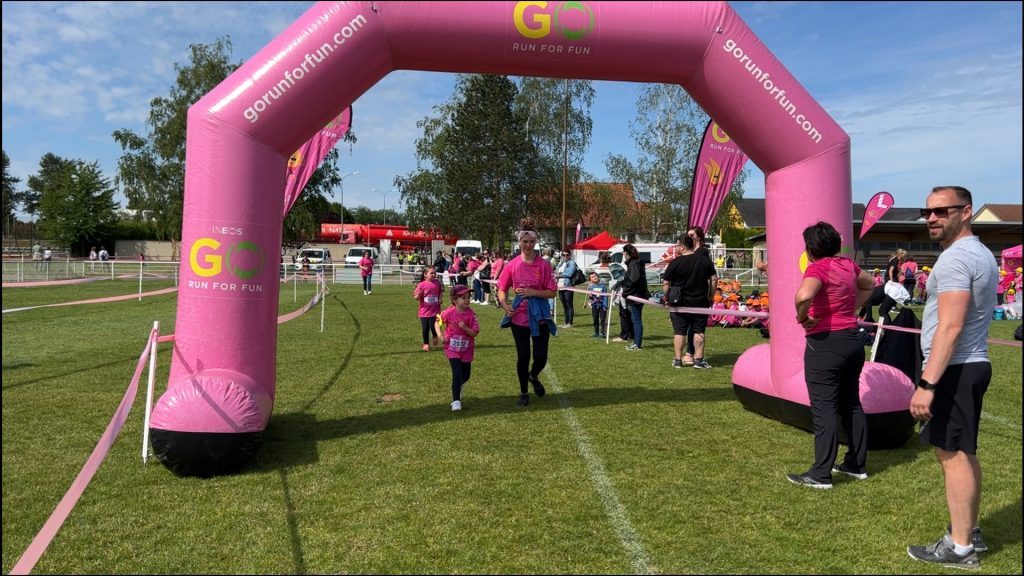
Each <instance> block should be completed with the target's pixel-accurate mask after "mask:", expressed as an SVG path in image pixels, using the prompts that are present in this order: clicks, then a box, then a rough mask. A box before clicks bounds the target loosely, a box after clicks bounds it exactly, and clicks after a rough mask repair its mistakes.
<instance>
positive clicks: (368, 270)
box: [359, 256, 373, 278]
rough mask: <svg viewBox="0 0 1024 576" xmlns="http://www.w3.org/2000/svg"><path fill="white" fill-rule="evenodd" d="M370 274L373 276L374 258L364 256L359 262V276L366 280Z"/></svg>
mask: <svg viewBox="0 0 1024 576" xmlns="http://www.w3.org/2000/svg"><path fill="white" fill-rule="evenodd" d="M370 274H373V258H367V257H366V256H363V257H362V259H361V260H359V275H360V276H362V277H363V278H366V277H367V276H369V275H370Z"/></svg>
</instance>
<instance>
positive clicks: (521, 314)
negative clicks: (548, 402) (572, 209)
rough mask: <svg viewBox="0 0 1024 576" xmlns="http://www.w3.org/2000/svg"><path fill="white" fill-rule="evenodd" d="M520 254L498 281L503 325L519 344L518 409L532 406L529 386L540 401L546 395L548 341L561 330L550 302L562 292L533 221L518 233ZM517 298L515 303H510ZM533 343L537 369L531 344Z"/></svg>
mask: <svg viewBox="0 0 1024 576" xmlns="http://www.w3.org/2000/svg"><path fill="white" fill-rule="evenodd" d="M516 239H517V241H518V242H519V249H520V253H519V255H518V256H516V257H515V258H512V259H511V260H509V261H508V262H507V263H506V264H505V268H504V270H502V272H501V278H499V279H498V304H500V305H501V308H502V309H503V310H504V311H505V319H504V320H502V326H503V327H504V326H505V325H507V326H508V327H509V328H511V330H512V338H513V339H514V340H515V343H516V375H517V376H518V377H519V401H518V402H517V403H516V404H517V405H518V406H527V405H529V403H530V394H529V388H528V386H529V384H533V392H534V394H536V395H537V397H538V398H542V397H543V396H544V394H545V390H544V385H543V384H542V383H541V381H540V373H541V371H542V370H544V367H545V366H547V363H548V342H549V341H550V337H551V335H552V334H554V333H556V332H557V327H555V323H554V321H553V320H552V318H551V308H550V307H549V305H548V300H549V299H552V298H554V297H555V294H557V293H558V286H557V285H556V284H555V274H554V272H553V271H552V270H551V265H550V264H548V262H547V261H546V260H544V259H543V258H541V257H540V254H538V253H537V250H536V246H537V230H536V229H535V228H534V227H533V223H532V221H531V220H530V219H529V218H524V219H523V220H522V221H521V222H520V226H519V231H518V232H517V233H516ZM510 297H514V300H509V298H510ZM531 343H532V344H533V366H530V345H531Z"/></svg>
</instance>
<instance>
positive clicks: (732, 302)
mask: <svg viewBox="0 0 1024 576" xmlns="http://www.w3.org/2000/svg"><path fill="white" fill-rule="evenodd" d="M739 309H740V297H739V296H737V295H736V294H730V295H729V298H728V302H727V304H726V310H736V311H739ZM739 325H740V317H739V316H733V315H732V314H724V315H722V327H723V328H736V327H737V326H739Z"/></svg>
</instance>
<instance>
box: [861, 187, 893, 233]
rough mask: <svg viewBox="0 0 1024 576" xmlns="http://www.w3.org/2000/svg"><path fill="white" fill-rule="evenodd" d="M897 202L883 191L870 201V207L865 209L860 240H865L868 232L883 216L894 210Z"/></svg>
mask: <svg viewBox="0 0 1024 576" xmlns="http://www.w3.org/2000/svg"><path fill="white" fill-rule="evenodd" d="M893 204H895V202H894V201H893V199H892V194H889V193H888V192H885V191H882V192H879V193H877V194H875V195H874V196H872V197H871V200H868V205H867V206H865V207H864V220H863V221H861V225H860V238H863V237H864V235H865V234H867V233H868V230H870V229H871V227H872V226H874V225H875V222H878V221H879V220H881V219H882V216H883V215H884V214H885V213H886V212H888V211H889V208H892V206H893Z"/></svg>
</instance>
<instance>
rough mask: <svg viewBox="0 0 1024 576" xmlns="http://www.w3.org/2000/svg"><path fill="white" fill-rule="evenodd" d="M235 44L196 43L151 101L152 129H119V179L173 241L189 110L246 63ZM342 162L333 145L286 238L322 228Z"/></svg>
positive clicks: (135, 204)
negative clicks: (166, 90) (234, 55)
mask: <svg viewBox="0 0 1024 576" xmlns="http://www.w3.org/2000/svg"><path fill="white" fill-rule="evenodd" d="M231 49H232V45H231V39H230V38H229V37H223V38H219V39H217V40H215V41H214V42H213V43H212V44H192V45H190V46H189V61H188V63H187V64H184V65H182V64H175V65H174V69H175V70H176V71H177V72H178V75H177V79H176V81H175V84H174V86H172V87H171V90H170V94H168V96H166V97H157V98H154V99H153V100H152V101H151V102H150V112H149V119H148V120H147V121H146V124H147V126H148V127H149V132H148V134H147V135H146V136H145V137H143V136H140V135H138V134H136V133H134V132H132V131H131V130H128V129H121V130H117V131H115V132H114V140H116V141H117V142H118V144H120V145H121V148H122V150H123V151H124V153H123V154H122V155H121V158H120V160H118V169H117V176H116V178H115V183H117V184H118V185H120V186H121V187H122V190H123V191H124V195H125V197H127V198H128V207H129V208H133V209H135V210H137V211H138V212H139V213H141V212H142V211H143V210H146V211H148V212H149V214H151V215H152V216H153V218H154V220H155V222H156V225H157V230H158V234H159V235H160V237H161V238H162V239H169V240H171V241H172V243H176V241H178V240H180V239H181V224H182V213H183V209H184V198H185V127H186V120H187V118H188V109H189V107H190V106H192V104H195V103H196V102H197V101H198V100H199V99H200V98H202V97H203V96H204V95H206V93H207V92H209V91H210V90H212V89H213V88H215V87H216V86H217V85H218V84H220V83H221V82H222V81H223V80H224V79H225V78H227V77H228V75H230V74H231V73H232V72H234V71H235V70H236V69H237V68H238V67H239V66H241V62H237V63H232V62H231ZM343 140H344V141H346V142H349V143H353V144H354V143H355V142H356V137H355V135H354V134H353V133H352V132H351V131H350V132H349V133H347V134H346V135H345V137H344V138H343ZM337 162H338V154H337V151H336V150H332V151H331V152H330V153H329V154H328V156H327V157H326V158H325V160H324V162H323V163H322V164H321V166H320V167H319V168H317V170H316V171H315V172H314V173H313V175H312V176H311V177H310V179H309V183H307V184H306V187H305V189H304V191H303V193H302V196H300V197H299V199H298V200H297V201H296V202H295V205H294V206H293V207H292V210H291V212H289V214H288V217H287V219H286V220H285V223H284V227H283V231H282V236H283V239H284V240H286V241H295V240H305V239H310V238H313V237H315V236H316V235H317V234H318V233H319V231H320V222H322V221H323V220H324V218H325V216H326V214H327V213H328V212H329V204H328V203H327V201H326V200H325V199H324V195H326V194H329V192H330V190H332V189H333V188H334V187H335V186H338V185H339V184H340V182H341V180H340V178H338V169H337ZM281 170H284V166H283V165H282V167H281ZM175 252H177V247H175Z"/></svg>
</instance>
